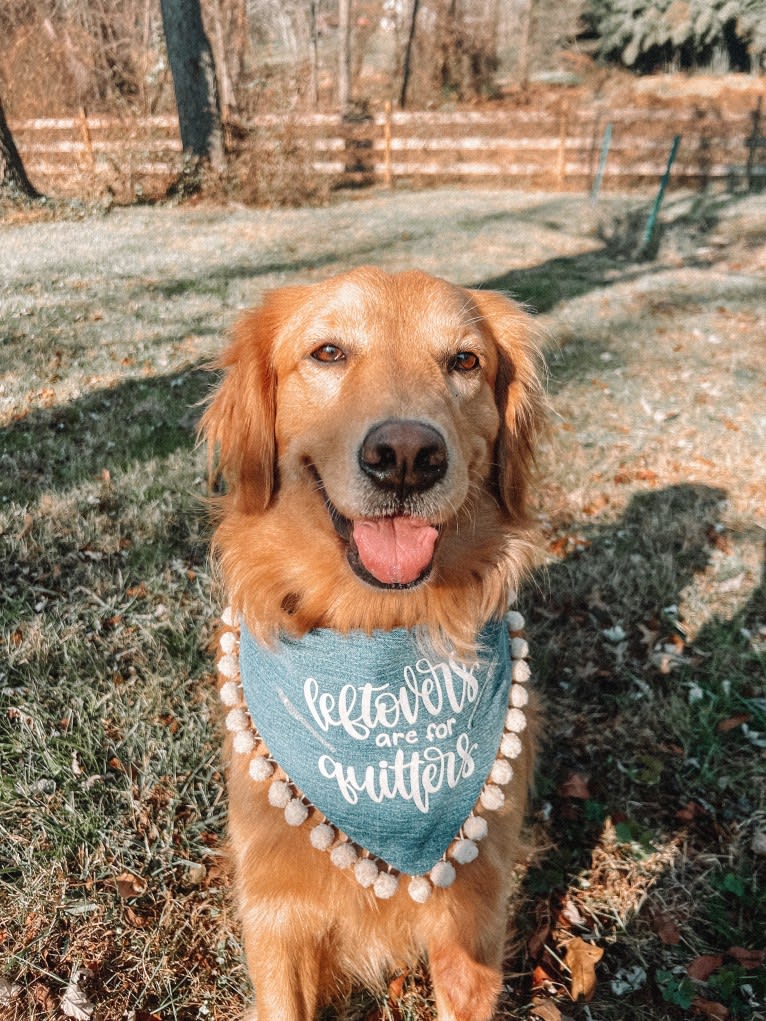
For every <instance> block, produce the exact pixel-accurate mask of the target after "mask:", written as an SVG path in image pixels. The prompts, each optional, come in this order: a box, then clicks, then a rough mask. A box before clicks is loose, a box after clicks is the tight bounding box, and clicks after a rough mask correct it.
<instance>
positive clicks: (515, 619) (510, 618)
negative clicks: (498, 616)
mask: <svg viewBox="0 0 766 1021" xmlns="http://www.w3.org/2000/svg"><path fill="white" fill-rule="evenodd" d="M505 623H506V624H507V625H508V630H509V631H523V630H524V617H523V616H522V615H521V614H520V613H519V611H518V610H509V611H508V613H506V615H505Z"/></svg>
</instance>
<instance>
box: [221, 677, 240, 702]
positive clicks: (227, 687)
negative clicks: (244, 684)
mask: <svg viewBox="0 0 766 1021" xmlns="http://www.w3.org/2000/svg"><path fill="white" fill-rule="evenodd" d="M218 697H219V698H220V699H221V701H222V702H223V704H224V705H225V706H228V707H229V708H231V707H232V706H235V705H236V706H238V705H239V703H240V702H241V698H240V695H239V685H238V684H237V682H236V681H226V683H225V684H222V685H221V689H220V691H219V692H218Z"/></svg>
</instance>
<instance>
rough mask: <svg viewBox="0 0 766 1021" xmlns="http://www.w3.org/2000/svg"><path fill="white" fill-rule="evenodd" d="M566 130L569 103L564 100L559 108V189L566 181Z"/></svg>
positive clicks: (557, 170)
mask: <svg viewBox="0 0 766 1021" xmlns="http://www.w3.org/2000/svg"><path fill="white" fill-rule="evenodd" d="M568 128H569V103H568V101H567V100H566V99H565V100H562V103H561V106H560V107H559V151H558V160H557V162H556V184H557V186H558V188H559V189H561V188H563V187H564V181H565V180H566V144H567V131H568Z"/></svg>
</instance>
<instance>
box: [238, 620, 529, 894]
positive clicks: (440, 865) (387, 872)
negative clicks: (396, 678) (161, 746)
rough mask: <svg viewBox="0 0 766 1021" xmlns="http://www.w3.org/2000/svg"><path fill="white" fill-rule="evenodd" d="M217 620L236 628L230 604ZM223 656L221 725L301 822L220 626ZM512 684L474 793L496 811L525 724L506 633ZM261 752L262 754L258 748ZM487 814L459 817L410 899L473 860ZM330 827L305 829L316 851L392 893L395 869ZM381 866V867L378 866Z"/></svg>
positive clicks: (300, 800) (522, 647)
mask: <svg viewBox="0 0 766 1021" xmlns="http://www.w3.org/2000/svg"><path fill="white" fill-rule="evenodd" d="M222 619H223V622H224V623H225V624H226V625H227V626H228V627H230V628H233V629H236V626H237V625H236V622H235V620H234V615H233V612H232V610H231V607H227V608H226V610H224V613H223V615H222ZM506 622H507V625H508V629H509V631H511V632H518V631H521V629H522V628H523V627H524V618H523V617H522V615H521V614H520V613H518V612H517V611H515V610H511V611H509V613H508V614H507V615H506ZM219 646H220V649H221V652H222V653H223V656H222V657H221V658H220V659H219V660H218V671H219V673H220V674H221V675H222V676H223V677H226V678H227V680H226V681H225V683H224V684H222V685H221V688H220V691H219V694H220V698H221V702H222V704H223V705H224V706H225V707H226V708H227V709H228V710H229V711H228V712H227V714H226V720H225V723H226V728H227V730H229V731H231V732H232V733H233V735H234V737H233V742H232V744H233V748H234V751H235V752H237V753H238V754H243V755H250V756H251V758H250V761H249V763H248V772H249V774H250V777H251V778H252V779H253V780H254V781H256V782H258V783H261V782H263V781H265V780H269V779H271V781H272V782H271V783H270V784H269V788H268V793H267V798H268V801H269V803H270V804H271V805H273V806H274V807H275V808H278V809H281V810H282V813H283V815H284V819H285V822H286V823H287V825H288V826H294V827H298V826H302V825H303V823H304V822H305V821H306V820H307V819H308V818H309V816H310V814H311V807H312V806H311V804H310V803H308V802H307V801H306V799H305V798H304V797H303V795H302V794H301V792H300V791H296V789H295V788H294V787H293V785H292V784H291V783H290V781H289V780H279V779H278V780H274V779H272V778H273V776H274V770H275V764H274V762H273V761H272V760H271V758H270V757H269V755H268V750H267V749H266V748H265V746H264V745H263V744H262V742H261V738H260V737H259V735H258V733H257V731H256V730H255V728H254V726H253V724H252V721H251V719H250V714H249V713H248V711H247V708H246V706H245V703H244V696H243V693H242V689H241V686H240V684H239V657H238V654H237V650H238V646H239V635H238V631H237V630H232V631H226V632H224V633H223V634H222V635H221V637H220V639H219ZM510 648H511V657H512V665H511V671H512V677H511V680H512V685H511V689H510V692H509V709H508V712H507V714H506V718H505V731H504V733H503V736H502V738H501V741H500V749H499V757H498V758H497V759H496V760H495V762H494V764H493V766H492V769H491V771H490V776H489V780H488V782H487V783H485V785H484V787H483V788H482V791H481V794H480V796H479V804H481V805H482V807H483V808H485V809H487V810H488V811H496V810H497V809H499V808H502V806H503V804H504V803H505V795H504V793H503V791H502V787H503V786H505V785H506V784H507V783H509V782H510V780H511V779H512V777H513V767H512V766H511V764H510V762H508V761H507V760H508V759H515V758H518V757H519V756H520V755H521V754H522V751H523V744H522V742H521V739H520V738H519V734H520V733H521V732H522V731H523V730H524V729H525V727H526V725H527V721H526V717H525V715H524V712H523V707H524V706H526V705H527V703H528V701H529V696H528V694H527V691H526V689H525V688H523V687H520V685H521V684H523V683H525V682H526V681H527V680H529V677H530V670H529V666H528V665H527V663H526V662H525V659H526V657H527V655H528V654H529V646H528V645H527V642H526V641H525V640H524V639H523V638H521V637H519V636H518V635H516V636H513V637H512V638H511V643H510ZM264 752H265V754H264ZM487 832H488V824H487V820H486V819H485V818H484V817H483V816H481V815H476V814H475V813H474V812H471V814H470V815H469V816H468V818H467V819H466V820H465V822H464V824H463V826H462V828H461V831H460V834H459V835H458V837H457V838H456V839H455V841H454V843H453V844H452V846H451V848H450V849H449V857H450V858H451V859H452V861H447V860H446V858H443V859H442V860H440V861H438V862H437V863H436V864H435V865H434V867H433V868H432V869H431V871H430V873H429V874H428V876H412V877H410V879H409V882H408V884H407V892H408V893H409V896H410V898H411V899H412V900H413V901H414V902H415V903H416V904H425V902H426V901H427V900H428V899H429V898H430V896H431V893H432V892H433V887H441V888H446V887H448V886H451V885H452V884H453V883H454V881H455V878H456V875H457V873H456V871H455V867H454V865H453V864H452V862H455V863H456V864H458V865H468V864H470V862H472V861H474V860H475V859H476V858H477V856H478V854H479V848H478V847H477V843H478V842H479V841H481V840H483V839H484V838H485V837H486V836H487ZM336 839H337V838H336V833H335V830H334V828H333V827H332V826H331V825H330V824H329V823H327V822H321V823H318V824H317V825H315V826H312V827H311V829H310V831H309V841H310V843H311V846H312V847H314V848H315V849H316V850H317V851H323V852H329V856H330V861H331V862H332V863H333V865H335V866H336V868H339V869H344V870H350V871H351V872H352V873H353V875H354V878H355V879H356V882H357V883H358V884H359V885H360V886H361V887H362V888H364V889H370V888H372V890H373V892H374V893H375V896H376V897H378V898H380V899H381V900H387V899H389V898H390V897H393V896H394V895H395V894H396V892H397V890H398V889H399V885H400V884H399V875H398V873H397V872H396V870H394V869H391V867H390V866H386V863H385V862H380V863H379V862H378V860H377V859H375V858H374V857H372V856H368V853H367V852H364V853H362V850H361V849H359V848H357V846H356V845H355V844H353V843H352V842H351V841H349V840H345V839H344V840H342V841H341V843H336ZM381 866H382V867H381Z"/></svg>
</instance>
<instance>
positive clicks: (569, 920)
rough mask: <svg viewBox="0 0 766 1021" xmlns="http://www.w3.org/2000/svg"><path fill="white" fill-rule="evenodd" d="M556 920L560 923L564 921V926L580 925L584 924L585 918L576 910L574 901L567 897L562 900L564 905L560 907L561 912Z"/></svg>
mask: <svg viewBox="0 0 766 1021" xmlns="http://www.w3.org/2000/svg"><path fill="white" fill-rule="evenodd" d="M558 921H559V923H560V924H561V923H562V922H563V923H565V924H564V927H565V928H566V927H568V926H570V925H581V926H582V925H585V919H584V918H583V916H582V915H581V914H580V912H579V911H578V909H577V905H576V904H575V902H574V901H572V900H570V899H569V898H568V897H567V899H566V900H565V901H564V905H563V907H562V908H561V913H560V914H559V918H558Z"/></svg>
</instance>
